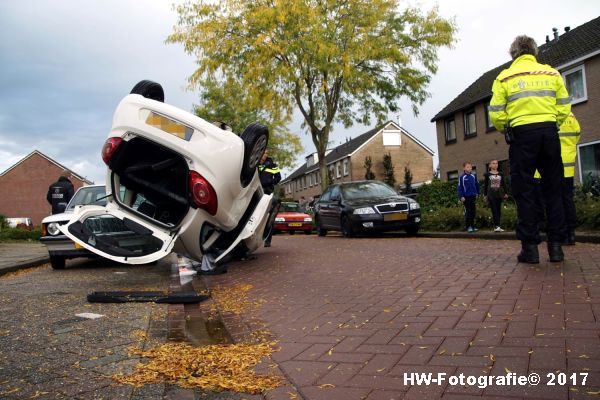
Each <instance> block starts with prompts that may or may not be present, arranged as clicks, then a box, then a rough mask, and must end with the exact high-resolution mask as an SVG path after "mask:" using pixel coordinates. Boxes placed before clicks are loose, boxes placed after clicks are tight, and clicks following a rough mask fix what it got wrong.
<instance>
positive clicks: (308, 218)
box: [304, 217, 312, 222]
mask: <svg viewBox="0 0 600 400" xmlns="http://www.w3.org/2000/svg"><path fill="white" fill-rule="evenodd" d="M304 222H312V218H311V217H304Z"/></svg>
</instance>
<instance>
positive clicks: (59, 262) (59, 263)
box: [50, 256, 66, 269]
mask: <svg viewBox="0 0 600 400" xmlns="http://www.w3.org/2000/svg"><path fill="white" fill-rule="evenodd" d="M65 261H66V260H65V258H64V257H59V256H50V265H51V266H52V269H65Z"/></svg>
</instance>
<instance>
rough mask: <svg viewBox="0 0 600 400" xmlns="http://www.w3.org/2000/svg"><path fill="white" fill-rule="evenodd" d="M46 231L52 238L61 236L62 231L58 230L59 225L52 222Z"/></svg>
mask: <svg viewBox="0 0 600 400" xmlns="http://www.w3.org/2000/svg"><path fill="white" fill-rule="evenodd" d="M46 231H48V235H50V236H56V235H60V229H58V224H57V223H56V222H50V223H49V224H48V226H47V227H46Z"/></svg>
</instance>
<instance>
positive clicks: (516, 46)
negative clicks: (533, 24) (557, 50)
mask: <svg viewBox="0 0 600 400" xmlns="http://www.w3.org/2000/svg"><path fill="white" fill-rule="evenodd" d="M508 52H509V53H510V56H511V57H512V59H513V60H514V59H515V58H517V57H521V56H522V55H524V54H531V55H532V56H537V54H538V48H537V44H536V43H535V40H533V38H530V37H529V36H526V35H521V36H517V37H516V38H515V40H514V41H513V42H512V44H511V45H510V49H509V50H508Z"/></svg>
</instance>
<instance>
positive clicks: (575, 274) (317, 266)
mask: <svg viewBox="0 0 600 400" xmlns="http://www.w3.org/2000/svg"><path fill="white" fill-rule="evenodd" d="M518 250H519V244H518V242H516V241H500V240H499V241H483V240H468V239H427V238H407V237H382V238H357V239H345V238H342V237H336V236H328V237H325V238H320V237H316V236H307V237H305V236H304V235H302V236H298V235H296V236H288V235H279V236H276V237H275V238H274V240H273V247H271V248H269V249H263V250H260V251H259V252H258V253H257V254H256V258H255V259H253V260H249V261H244V262H237V263H232V264H231V266H230V268H229V272H228V273H227V274H225V275H220V276H211V277H204V278H203V280H204V283H205V284H206V285H208V286H209V287H210V288H212V289H214V288H218V287H233V286H235V285H237V284H241V283H244V284H245V283H251V284H252V285H253V289H252V291H251V292H250V296H251V299H252V300H253V301H257V302H258V301H266V302H265V303H264V304H262V306H261V307H260V308H258V309H255V310H253V311H251V310H248V311H247V312H246V313H244V314H243V315H242V316H241V317H237V318H236V317H232V316H227V315H224V319H225V322H226V325H227V326H228V328H229V330H230V333H231V334H232V336H233V337H234V338H236V339H237V340H243V339H244V338H245V337H246V338H247V337H249V335H250V334H251V333H252V332H254V331H257V330H261V329H265V328H266V329H267V330H268V331H270V333H271V335H272V337H273V338H275V339H276V340H278V341H279V346H280V348H281V350H280V351H279V352H277V353H274V354H273V360H274V361H275V362H276V363H277V364H278V366H279V369H280V370H281V372H282V373H283V374H284V376H285V377H286V379H287V380H288V381H289V383H290V384H291V385H293V388H292V389H294V390H289V387H288V388H284V389H283V390H275V391H272V392H269V393H267V394H266V398H267V399H289V398H304V399H326V400H335V399H344V400H351V399H368V400H375V399H378V400H379V399H435V398H444V399H472V398H481V397H483V398H487V399H499V398H503V399H518V398H525V399H569V398H570V399H585V398H598V394H600V337H599V333H600V322H599V321H600V284H599V283H600V246H599V245H595V244H578V245H577V246H574V247H567V248H565V253H566V260H567V261H565V262H564V263H559V264H556V263H549V262H546V261H545V259H547V255H546V253H545V249H544V248H543V246H540V254H541V258H542V262H541V263H540V264H539V265H534V266H530V265H524V264H517V262H516V253H517V251H518ZM412 372H417V373H429V372H431V373H434V374H437V373H446V374H447V375H446V377H449V376H450V375H455V376H459V375H460V374H461V373H462V374H464V375H473V376H498V375H506V374H507V373H508V372H514V373H516V374H529V373H532V372H536V373H538V374H540V376H541V379H542V383H543V384H540V385H538V386H524V387H517V386H505V387H498V386H490V387H487V388H478V387H476V386H467V385H454V386H452V385H449V384H448V381H447V380H446V381H445V382H444V383H443V384H441V385H430V386H420V385H416V384H414V385H410V384H407V385H405V384H404V374H406V373H412ZM557 372H562V373H567V374H569V375H568V376H569V377H570V376H571V375H570V374H573V373H577V374H579V373H588V374H589V375H588V377H587V382H586V385H585V386H583V385H581V379H582V376H580V375H576V379H577V385H569V386H566V385H563V386H560V385H555V386H547V385H545V383H546V382H547V381H548V379H549V378H547V376H546V375H547V374H549V373H557ZM569 379H572V378H569ZM295 396H296V397H295Z"/></svg>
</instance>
